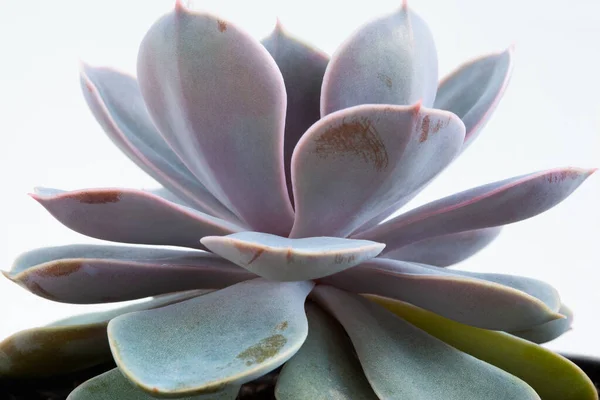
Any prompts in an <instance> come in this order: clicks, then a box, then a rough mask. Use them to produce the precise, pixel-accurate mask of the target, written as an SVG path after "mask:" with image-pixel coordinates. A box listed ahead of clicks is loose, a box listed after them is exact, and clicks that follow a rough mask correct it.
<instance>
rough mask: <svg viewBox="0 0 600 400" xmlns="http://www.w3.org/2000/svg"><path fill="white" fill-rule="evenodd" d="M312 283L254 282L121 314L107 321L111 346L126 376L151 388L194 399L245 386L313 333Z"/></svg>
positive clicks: (274, 366)
mask: <svg viewBox="0 0 600 400" xmlns="http://www.w3.org/2000/svg"><path fill="white" fill-rule="evenodd" d="M312 288H313V283H312V282H269V281H266V280H263V279H255V280H251V281H247V282H242V283H239V284H237V285H234V286H230V287H228V288H226V289H222V290H219V291H216V292H213V293H210V294H208V295H205V296H202V297H198V298H197V299H192V300H190V301H185V302H182V303H179V304H178V305H175V306H173V307H165V308H162V309H159V310H152V311H147V312H146V311H145V312H138V313H134V314H128V315H124V316H121V317H118V318H116V319H113V320H112V321H111V322H110V324H109V326H108V334H109V340H110V346H111V349H112V352H113V355H114V358H115V361H116V362H117V365H118V367H119V369H120V370H121V371H122V372H123V374H125V376H126V377H127V378H128V379H130V380H131V381H132V382H133V383H134V384H135V385H136V386H138V387H139V388H141V389H142V390H144V391H146V392H148V393H155V395H159V396H163V397H176V396H177V397H179V396H190V395H194V394H200V393H208V392H211V391H213V390H218V389H220V388H222V387H223V386H225V385H239V384H243V383H246V382H249V381H251V380H253V379H255V378H258V377H259V376H262V375H264V374H266V373H268V372H269V371H272V370H273V369H275V368H277V367H278V366H280V365H281V364H283V363H284V362H286V361H287V360H288V359H289V358H290V357H291V356H293V355H294V353H295V352H296V351H298V349H299V348H300V346H301V345H302V343H303V342H304V339H305V338H306V334H307V331H308V326H307V321H306V315H305V314H304V301H305V299H306V296H307V295H308V293H309V292H310V291H311V290H312ZM283 321H285V323H286V324H287V325H286V326H285V329H282V322H283ZM173 327H176V329H173Z"/></svg>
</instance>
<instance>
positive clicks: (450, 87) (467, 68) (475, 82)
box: [434, 47, 513, 149]
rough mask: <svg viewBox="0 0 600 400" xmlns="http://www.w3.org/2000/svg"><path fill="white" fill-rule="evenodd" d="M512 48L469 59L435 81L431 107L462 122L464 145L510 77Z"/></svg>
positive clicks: (490, 111) (474, 134) (491, 109)
mask: <svg viewBox="0 0 600 400" xmlns="http://www.w3.org/2000/svg"><path fill="white" fill-rule="evenodd" d="M512 66H513V48H512V47H510V48H508V49H507V50H506V51H503V52H501V53H496V54H489V55H485V56H483V57H480V58H477V59H475V60H472V61H469V62H467V63H465V64H463V65H461V66H460V67H459V68H457V69H456V70H455V71H453V72H452V73H450V74H449V75H448V76H446V77H445V78H444V79H443V80H442V81H441V82H440V84H439V87H438V91H437V95H436V98H435V103H434V108H439V109H442V110H448V111H451V112H453V113H454V114H456V115H458V116H459V117H460V119H462V121H463V122H464V123H465V127H466V128H467V134H466V135H465V145H464V147H463V149H464V148H466V147H467V146H469V145H470V144H471V143H472V142H473V140H474V139H475V138H476V137H477V135H478V134H479V132H480V131H481V129H483V127H484V126H485V124H486V122H487V121H488V119H489V118H490V117H491V116H492V114H493V113H494V111H495V109H496V107H497V106H498V103H499V102H500V99H501V98H502V95H503V94H504V91H505V90H506V87H507V86H508V82H509V80H510V74H511V72H512Z"/></svg>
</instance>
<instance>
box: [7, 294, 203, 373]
mask: <svg viewBox="0 0 600 400" xmlns="http://www.w3.org/2000/svg"><path fill="white" fill-rule="evenodd" d="M204 293H205V291H202V290H193V291H189V292H182V293H176V294H171V295H165V296H160V297H156V298H154V299H151V300H148V301H144V302H142V303H137V304H133V305H129V306H124V307H121V308H116V309H113V310H109V311H102V312H95V313H89V314H82V315H76V316H73V317H69V318H66V319H63V320H60V321H56V322H54V323H52V324H50V325H47V326H43V327H39V328H33V329H27V330H24V331H21V332H18V333H15V334H14V335H12V336H10V337H8V338H6V339H4V340H3V341H2V342H0V378H41V377H48V376H54V375H59V374H65V373H69V372H73V371H78V370H81V369H85V368H88V367H91V366H94V365H97V364H100V363H102V362H106V361H108V360H110V349H109V347H108V340H107V335H106V326H107V325H108V321H110V319H112V318H115V317H117V316H119V315H122V314H127V313H130V312H134V311H139V310H147V309H151V308H157V307H162V306H165V305H168V304H173V303H176V302H178V301H182V300H186V299H189V298H192V297H195V296H200V295H202V294H204Z"/></svg>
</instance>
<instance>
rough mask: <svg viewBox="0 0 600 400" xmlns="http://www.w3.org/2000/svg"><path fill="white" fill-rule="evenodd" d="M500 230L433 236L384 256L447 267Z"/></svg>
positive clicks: (488, 240) (465, 257)
mask: <svg viewBox="0 0 600 400" xmlns="http://www.w3.org/2000/svg"><path fill="white" fill-rule="evenodd" d="M501 230H502V228H501V227H498V226H497V227H492V228H484V229H475V230H472V231H464V232H458V233H451V234H448V235H441V236H435V237H432V238H429V239H424V240H421V241H418V242H415V243H411V244H409V245H407V246H404V247H401V248H399V249H397V250H394V251H392V252H391V253H388V254H386V255H385V258H391V259H394V260H402V261H411V262H417V263H422V264H429V265H435V266H438V267H449V266H450V265H453V264H456V263H459V262H461V261H464V260H466V259H467V258H469V257H471V256H472V255H474V254H476V253H478V252H479V251H481V250H482V249H483V248H484V247H486V246H487V245H488V244H490V243H491V242H492V241H493V240H494V239H496V238H497V237H498V235H499V234H500V231H501Z"/></svg>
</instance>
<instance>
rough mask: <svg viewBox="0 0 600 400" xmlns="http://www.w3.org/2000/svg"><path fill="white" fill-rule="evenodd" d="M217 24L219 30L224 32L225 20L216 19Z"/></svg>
mask: <svg viewBox="0 0 600 400" xmlns="http://www.w3.org/2000/svg"><path fill="white" fill-rule="evenodd" d="M217 26H218V28H219V32H225V31H226V30H227V22H225V21H223V20H220V19H218V20H217Z"/></svg>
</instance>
